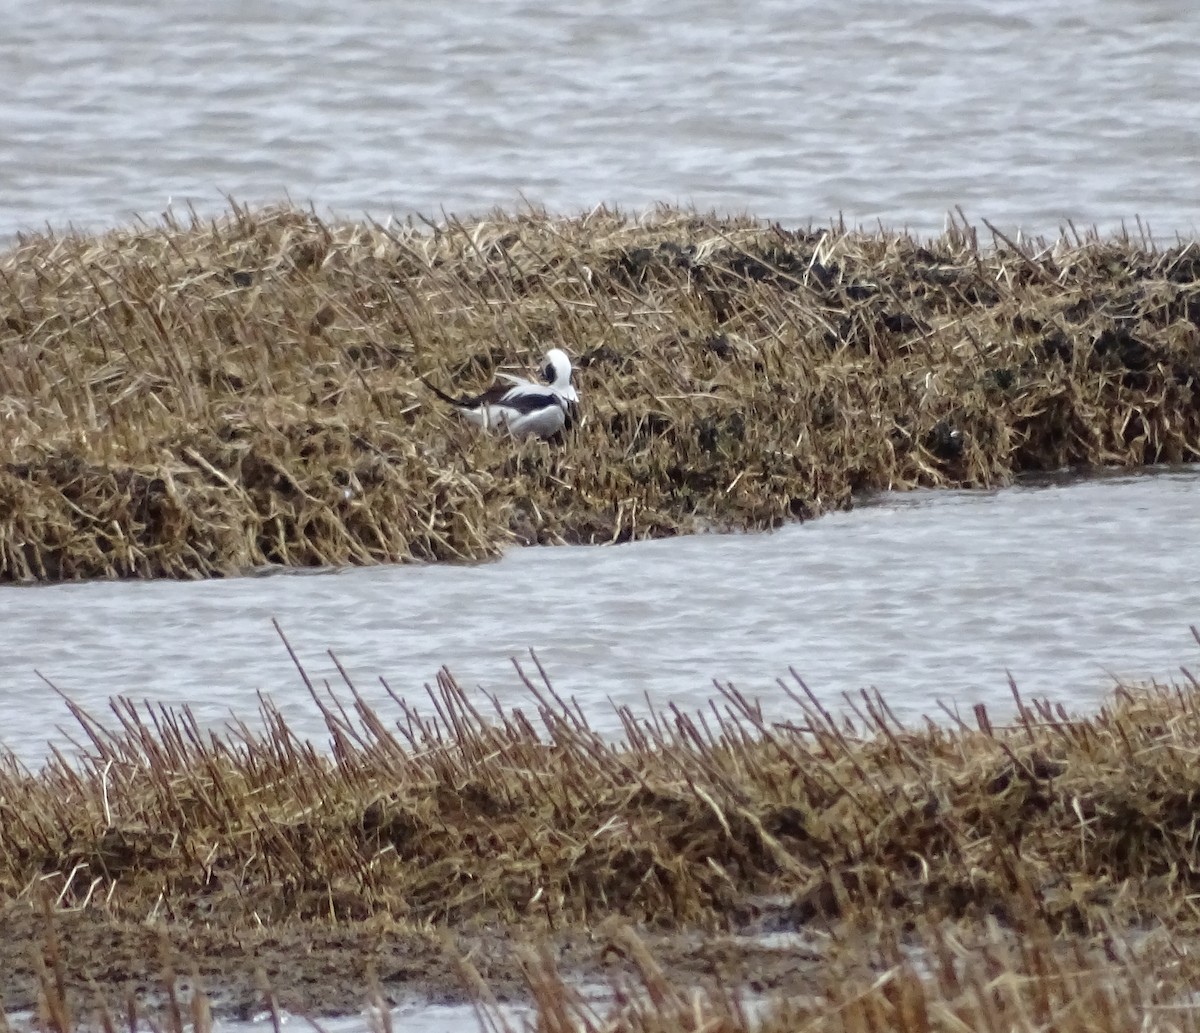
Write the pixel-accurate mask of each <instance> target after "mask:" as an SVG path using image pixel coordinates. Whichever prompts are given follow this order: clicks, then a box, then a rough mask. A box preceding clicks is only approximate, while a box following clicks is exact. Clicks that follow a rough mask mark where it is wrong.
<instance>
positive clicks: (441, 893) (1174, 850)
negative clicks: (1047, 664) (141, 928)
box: [0, 668, 1200, 934]
mask: <svg viewBox="0 0 1200 1033" xmlns="http://www.w3.org/2000/svg"><path fill="white" fill-rule="evenodd" d="M518 670H519V671H520V674H521V677H522V678H523V679H524V680H525V685H526V688H527V690H528V692H529V694H530V700H531V704H532V709H528V708H526V707H516V708H513V709H510V710H505V709H504V708H502V707H501V706H500V705H499V704H498V703H497V702H496V701H495V700H493V699H488V698H486V697H484V698H482V699H479V700H477V699H476V698H474V697H472V696H471V695H469V694H468V693H466V692H464V691H463V690H462V689H461V688H460V687H459V686H458V684H457V683H456V682H455V681H454V679H453V678H452V677H451V676H450V674H449V673H448V672H445V671H443V672H442V674H441V675H440V676H439V678H438V682H437V685H436V688H433V689H431V692H430V704H431V706H432V710H431V711H430V712H429V713H422V712H420V711H419V710H418V709H417V708H416V707H415V706H413V705H412V704H410V703H408V702H406V701H404V700H401V699H399V698H397V706H398V707H399V717H398V719H388V718H385V717H384V716H383V715H381V714H380V713H379V712H377V711H376V710H375V709H373V708H372V707H370V706H369V705H368V704H367V703H366V702H365V701H364V700H363V698H362V697H361V695H360V694H359V693H358V691H357V690H356V688H355V687H354V686H353V684H351V683H350V682H349V681H347V683H346V687H345V690H346V692H347V693H348V694H349V695H348V697H347V698H341V697H340V696H336V695H329V694H327V693H326V692H324V691H319V690H318V689H317V688H316V687H315V686H312V685H311V684H310V686H309V687H310V689H311V690H312V692H313V698H314V699H315V700H316V701H317V704H318V705H319V706H320V707H321V710H322V713H323V714H324V718H325V722H326V725H327V728H328V731H329V737H330V745H331V747H332V748H331V750H330V751H327V750H325V749H322V748H320V747H318V746H317V745H314V744H313V743H310V742H303V741H300V740H299V739H298V738H297V737H296V736H295V734H294V733H293V732H292V731H291V730H290V729H289V727H288V726H287V723H286V721H285V720H284V718H283V716H282V715H281V714H280V713H279V712H278V711H277V710H276V709H275V708H274V707H273V706H272V705H271V704H270V703H269V702H268V701H266V700H263V702H262V716H263V728H262V729H261V730H254V729H252V728H251V727H249V726H247V725H245V724H240V723H239V724H237V725H235V726H234V727H233V729H232V730H231V731H229V732H228V733H225V734H221V733H218V732H215V731H211V730H210V731H203V730H202V729H201V728H200V727H199V725H198V724H197V722H196V720H195V718H194V717H193V715H192V714H191V712H190V711H188V710H187V709H186V708H184V709H183V710H180V711H171V710H168V709H166V708H163V707H155V706H150V705H147V706H146V707H145V708H144V709H140V708H138V707H136V706H135V705H134V704H133V703H131V702H130V701H128V700H124V699H118V700H115V701H114V702H113V717H114V718H115V726H111V727H109V726H105V725H103V724H102V723H101V722H100V721H98V720H97V719H96V718H94V717H93V716H91V715H89V714H88V713H86V712H85V711H84V710H82V708H80V707H78V706H77V705H75V704H73V703H69V704H68V705H69V706H70V708H71V711H72V713H73V714H74V716H75V718H76V720H77V721H78V725H79V729H80V732H81V735H82V738H81V740H80V745H81V748H82V760H79V761H75V760H71V759H68V758H67V757H65V756H64V755H62V754H61V753H58V752H55V753H54V754H53V755H52V757H51V759H50V761H49V762H48V763H47V764H46V766H45V767H44V768H43V769H41V770H40V771H38V772H37V773H31V772H29V771H26V770H25V769H23V768H22V767H21V766H20V765H19V764H18V762H17V761H16V760H15V759H14V758H12V757H11V756H10V757H9V758H8V759H7V760H6V761H5V762H4V763H3V765H0V806H3V811H4V820H3V822H0V902H2V901H4V900H9V901H19V900H22V899H30V894H32V893H34V892H35V890H36V891H37V892H48V893H49V894H50V895H51V900H52V902H53V905H54V906H55V907H56V908H61V909H77V910H83V911H88V912H93V913H98V914H101V915H105V916H108V917H109V918H111V919H113V920H119V921H125V922H138V923H145V922H148V921H153V920H154V919H155V918H156V917H159V916H161V915H162V914H163V911H164V908H166V909H169V913H170V915H171V917H172V919H173V920H177V921H184V922H187V921H191V920H197V921H199V920H201V919H202V920H203V921H204V922H205V923H209V924H215V925H220V926H221V927H222V928H227V929H236V928H258V927H260V926H261V925H262V924H263V923H266V924H268V925H269V924H271V923H287V922H310V923H316V924H318V925H321V924H334V925H338V924H350V925H353V924H355V923H359V922H364V921H367V920H368V919H371V918H373V917H374V918H378V917H379V916H380V915H388V916H391V917H392V918H393V919H396V920H404V921H407V922H415V923H418V924H425V925H429V924H431V923H432V924H435V925H444V924H453V925H465V926H473V927H477V928H482V927H485V926H487V925H488V923H493V922H497V921H500V922H504V923H507V924H510V925H514V926H520V927H525V928H533V929H542V930H555V929H561V928H569V927H577V926H580V925H585V926H591V925H594V924H595V923H597V922H599V921H601V920H603V919H605V918H606V917H609V916H612V915H623V916H626V917H627V918H631V919H636V920H637V921H641V922H645V923H648V924H650V925H651V926H657V927H661V928H679V927H682V926H685V925H694V926H698V927H701V928H709V929H713V930H717V929H730V928H736V927H738V926H739V925H740V924H745V923H749V922H752V921H753V919H754V918H755V916H756V915H757V914H758V913H759V911H760V910H761V908H760V906H759V905H758V904H755V901H761V900H763V899H774V900H779V901H785V902H786V909H785V910H786V913H787V915H788V916H789V921H790V922H791V923H792V924H793V925H806V924H812V923H816V924H817V925H821V924H823V923H829V922H851V923H852V924H859V925H864V924H865V925H866V926H874V925H875V924H877V923H878V921H879V920H880V916H882V915H885V914H886V915H891V916H895V915H909V916H912V917H914V918H915V917H916V916H919V915H923V916H926V917H929V916H934V917H937V916H942V917H945V918H948V919H953V920H960V919H970V920H983V919H985V918H989V917H990V918H992V919H994V920H996V921H999V922H1001V923H1002V924H1003V925H1004V926H1006V927H1009V928H1017V929H1019V928H1021V927H1022V925H1023V923H1025V922H1026V921H1028V920H1030V917H1031V916H1036V917H1037V919H1038V921H1040V922H1043V923H1045V924H1046V925H1048V926H1049V927H1051V928H1054V929H1057V930H1064V931H1078V932H1084V933H1089V934H1098V933H1100V932H1102V931H1103V930H1104V929H1105V928H1107V927H1108V926H1109V925H1111V924H1113V923H1116V924H1118V925H1121V926H1133V925H1136V924H1139V923H1147V922H1151V923H1153V922H1168V923H1171V924H1173V925H1174V926H1179V927H1181V928H1185V927H1186V928H1191V927H1192V926H1193V925H1194V924H1195V918H1194V915H1193V909H1192V904H1191V899H1192V897H1191V895H1192V893H1193V892H1194V890H1195V888H1196V886H1195V880H1194V878H1193V876H1192V875H1191V874H1190V873H1191V872H1193V871H1195V870H1198V869H1200V864H1198V863H1197V861H1198V856H1200V855H1198V849H1200V848H1198V841H1197V833H1196V828H1195V822H1194V821H1193V815H1194V813H1195V809H1196V803H1197V801H1198V800H1200V776H1198V775H1197V773H1196V771H1195V770H1194V765H1193V764H1192V763H1191V758H1192V757H1193V756H1194V753H1195V750H1196V749H1197V748H1198V747H1200V709H1198V706H1197V696H1196V695H1195V694H1194V692H1193V691H1192V690H1191V689H1190V688H1189V689H1170V690H1168V689H1165V688H1158V689H1154V690H1151V691H1147V692H1138V693H1134V692H1131V691H1128V690H1125V689H1122V690H1120V691H1119V692H1118V694H1117V695H1116V696H1115V697H1114V698H1113V700H1112V702H1111V703H1110V704H1109V705H1108V706H1106V707H1105V708H1104V709H1103V710H1102V711H1101V712H1100V713H1099V715H1097V716H1093V717H1071V716H1069V715H1067V714H1066V713H1065V712H1064V711H1062V710H1061V708H1052V707H1050V706H1049V705H1048V704H1045V703H1034V704H1032V705H1031V704H1028V703H1026V702H1024V701H1023V700H1020V699H1019V698H1018V703H1019V715H1020V717H1019V720H1018V721H1017V722H1016V724H1014V725H1013V726H1011V727H1005V728H999V727H996V726H995V725H994V724H993V723H992V722H991V721H990V720H989V718H988V716H987V713H986V711H984V710H983V709H982V708H981V709H979V710H978V712H977V714H976V726H972V727H967V726H966V725H960V726H958V727H956V728H949V729H947V728H944V727H935V726H933V725H930V726H927V727H924V728H920V729H909V728H904V727H902V726H901V725H899V724H898V723H897V722H896V721H895V719H894V718H893V717H892V716H891V714H890V712H889V711H888V709H887V707H886V704H885V703H884V701H883V700H882V699H881V698H880V697H878V696H875V695H864V696H863V697H862V698H861V699H858V700H852V701H851V702H852V703H854V704H855V705H856V706H857V711H858V714H859V722H858V724H857V725H856V726H854V727H851V726H847V725H845V724H843V723H842V722H839V721H838V720H835V719H834V718H833V717H832V716H831V715H829V714H828V713H826V712H824V711H823V710H822V709H821V708H820V707H818V705H817V704H816V702H815V699H814V698H813V697H810V696H809V695H807V691H806V690H805V689H804V687H803V685H802V684H801V683H800V682H799V681H797V682H796V683H795V684H794V685H793V686H785V688H787V689H788V691H789V692H790V693H791V695H792V698H793V701H794V707H795V709H794V712H793V713H792V714H786V715H785V714H781V715H778V716H776V717H771V716H768V715H766V714H764V713H763V712H762V711H761V709H760V708H759V707H758V706H757V705H756V704H754V703H753V702H751V701H749V700H746V699H744V698H743V697H742V696H741V695H740V694H739V693H738V692H737V691H736V690H735V689H734V688H733V687H732V686H721V687H720V688H721V692H722V695H721V697H720V698H719V699H718V700H715V701H714V702H713V703H712V705H711V706H710V708H709V709H708V711H706V712H699V713H695V714H687V713H684V712H682V711H680V710H677V709H675V708H670V709H668V710H667V711H665V712H663V713H660V714H657V715H654V716H652V717H651V718H638V717H636V716H635V715H634V714H633V713H631V712H629V711H626V710H623V711H621V719H622V721H623V724H624V739H623V741H622V742H620V743H613V742H611V741H608V740H606V739H605V738H604V737H603V736H601V735H600V734H599V733H597V732H596V731H594V730H593V729H591V728H590V727H589V726H588V724H587V722H586V721H585V720H584V718H583V716H582V714H581V712H580V711H579V709H578V708H577V707H576V706H575V705H574V704H573V703H571V702H570V701H567V700H564V699H562V698H560V697H559V696H558V695H557V694H556V693H555V691H554V689H553V688H552V686H551V685H550V683H549V681H548V680H546V679H545V678H544V674H541V673H539V674H538V675H536V676H534V677H529V676H528V675H527V674H526V673H525V671H524V670H523V669H521V668H518ZM756 909H758V910H756Z"/></svg>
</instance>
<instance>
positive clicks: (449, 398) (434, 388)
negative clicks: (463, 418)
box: [420, 377, 465, 409]
mask: <svg viewBox="0 0 1200 1033" xmlns="http://www.w3.org/2000/svg"><path fill="white" fill-rule="evenodd" d="M420 380H421V383H422V384H424V385H425V386H426V387H427V388H429V390H430V391H432V392H433V393H434V394H435V395H437V396H438V398H440V399H441V400H442V401H443V402H447V403H449V404H450V405H453V406H455V407H456V408H459V409H461V408H463V407H464V404H465V403H464V402H463V401H462V400H461V399H459V398H454V397H453V396H451V395H448V394H446V392H445V391H443V390H442V389H441V388H440V387H438V386H437V384H431V383H430V382H429V381H428V380H426V379H425V378H424V377H421V378H420Z"/></svg>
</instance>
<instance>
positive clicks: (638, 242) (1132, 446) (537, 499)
mask: <svg viewBox="0 0 1200 1033" xmlns="http://www.w3.org/2000/svg"><path fill="white" fill-rule="evenodd" d="M985 238H986V239H987V240H988V243H987V245H986V246H980V245H979V244H978V243H977V240H976V234H975V231H973V230H970V229H968V228H966V227H962V226H959V227H956V228H955V229H953V230H952V231H951V232H949V233H947V234H946V235H945V236H943V237H941V238H939V239H937V240H933V241H929V242H926V243H921V242H919V241H916V240H913V239H910V238H908V237H905V236H899V235H891V234H884V233H878V234H864V233H861V232H850V231H845V230H843V229H840V228H833V229H830V230H828V231H820V232H793V231H785V230H782V229H779V228H778V227H775V226H771V225H768V224H765V223H762V222H758V221H755V220H750V219H718V218H715V217H705V216H701V215H698V214H696V213H694V212H687V211H675V210H668V209H663V210H661V211H659V212H657V213H655V214H654V215H653V216H651V217H649V218H646V219H642V220H635V219H631V218H628V217H625V216H622V215H620V214H616V213H612V212H608V211H604V210H599V211H596V212H592V213H590V214H588V215H586V216H580V217H577V218H550V217H548V216H545V215H540V214H528V215H497V216H495V217H493V218H490V219H484V220H480V221H477V222H472V223H461V222H456V221H449V222H446V223H444V224H439V225H433V224H425V223H413V224H405V225H395V226H381V225H376V224H368V223H359V224H351V223H337V224H331V223H325V222H322V221H321V220H320V219H318V218H317V217H315V216H314V215H312V214H310V213H307V212H304V211H301V210H295V209H269V210H262V211H249V210H246V209H242V208H234V209H233V210H232V211H231V212H230V213H229V215H228V216H226V217H225V218H222V219H220V220H218V221H215V222H207V221H203V220H196V221H194V222H192V223H190V224H187V225H182V224H178V223H175V222H169V223H167V224H165V225H161V226H156V227H150V226H143V227H138V228H135V229H128V230H122V231H118V232H113V233H108V234H105V235H103V236H98V237H88V236H61V237H58V236H29V237H23V238H21V239H20V240H19V241H18V242H17V243H16V245H15V246H13V247H12V248H11V249H10V250H9V251H8V252H7V253H4V254H0V578H5V579H21V580H24V579H41V580H55V579H61V578H76V577H93V576H108V577H125V576H135V577H149V576H164V575H165V576H175V577H188V576H206V575H211V574H215V573H221V572H229V571H235V570H241V569H244V568H247V567H253V566H258V565H262V564H268V563H279V564H287V565H314V564H355V563H373V562H382V561H398V560H399V561H403V560H408V559H414V558H415V559H477V558H482V557H488V556H493V555H495V554H496V553H497V552H498V551H499V550H500V549H502V548H504V547H505V546H507V545H509V544H512V543H514V542H560V541H587V542H590V541H611V540H618V541H619V540H625V539H629V538H641V537H647V536H654V535H665V534H675V533H681V532H687V531H691V530H695V529H698V528H706V527H714V526H716V527H744V528H754V529H761V528H769V527H774V526H777V525H778V524H779V523H781V522H783V521H786V520H792V519H796V518H802V517H807V516H812V515H816V514H818V513H821V512H824V511H826V510H828V509H830V508H833V507H840V506H845V505H847V504H849V502H850V501H851V499H852V496H853V494H854V493H855V492H856V491H869V490H876V489H884V488H901V489H902V488H908V487H912V486H915V485H930V486H942V485H959V486H975V485H996V484H1003V483H1005V482H1007V481H1008V480H1010V479H1011V478H1012V477H1013V476H1014V475H1015V474H1017V473H1019V472H1021V471H1029V470H1047V469H1057V468H1060V467H1063V466H1067V465H1080V464H1117V465H1122V466H1130V465H1139V464H1144V463H1154V462H1168V461H1169V462H1175V461H1189V460H1194V459H1195V458H1196V456H1197V454H1198V452H1200V348H1198V343H1197V342H1198V340H1200V330H1198V329H1197V322H1198V321H1200V251H1197V248H1196V245H1195V244H1191V243H1189V244H1186V245H1180V246H1176V247H1172V248H1168V249H1156V248H1154V247H1153V246H1151V245H1150V244H1147V243H1145V242H1142V241H1139V240H1136V239H1131V238H1118V239H1111V240H1099V239H1084V238H1077V237H1071V238H1068V237H1064V238H1063V239H1061V240H1057V241H1054V242H1051V243H1045V244H1043V243H1037V244H1022V245H1020V246H1018V245H1017V244H1016V243H1014V242H1011V241H1009V240H1006V239H1004V238H1002V237H999V236H995V237H990V236H988V234H985ZM552 343H557V344H562V345H563V346H565V347H566V349H567V350H568V351H569V352H570V353H571V354H572V355H573V356H574V358H575V360H576V362H577V364H578V384H579V387H580V391H581V394H582V396H583V400H584V402H583V419H582V421H581V423H580V425H579V427H578V428H577V430H575V431H574V432H573V433H572V434H570V435H568V437H567V440H566V441H565V443H563V444H562V445H561V447H554V446H546V445H544V444H542V443H540V442H533V443H528V444H526V445H524V446H520V447H518V446H517V445H515V444H514V443H513V442H511V441H507V440H497V439H487V438H481V437H479V436H477V435H474V434H472V433H470V432H469V431H468V430H466V429H465V428H462V427H459V426H457V425H456V424H455V421H454V419H453V418H452V417H451V416H449V415H447V414H446V413H444V412H443V411H441V409H440V408H439V407H438V405H437V404H435V402H434V400H433V399H432V398H431V396H430V394H429V392H428V391H426V390H425V388H424V387H423V386H422V385H421V384H420V383H419V381H418V376H419V375H422V374H424V375H426V376H429V377H432V378H435V379H437V380H439V381H441V382H442V383H444V384H446V385H447V386H449V385H451V384H461V385H463V386H473V385H478V384H482V383H484V382H486V381H487V380H488V378H489V377H490V376H491V374H492V372H493V370H494V368H495V367H496V366H497V365H498V364H515V365H526V366H527V365H528V364H529V363H530V362H532V361H533V360H535V359H536V358H537V357H538V356H539V355H540V354H541V353H542V351H543V350H544V349H545V348H546V347H547V346H548V345H550V344H552Z"/></svg>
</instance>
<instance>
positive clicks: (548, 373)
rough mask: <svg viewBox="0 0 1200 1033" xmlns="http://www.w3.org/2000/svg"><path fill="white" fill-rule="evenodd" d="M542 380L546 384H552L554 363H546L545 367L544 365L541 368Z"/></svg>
mask: <svg viewBox="0 0 1200 1033" xmlns="http://www.w3.org/2000/svg"><path fill="white" fill-rule="evenodd" d="M542 379H543V380H544V381H546V383H547V384H553V383H554V363H553V362H547V363H546V365H544V366H543V367H542Z"/></svg>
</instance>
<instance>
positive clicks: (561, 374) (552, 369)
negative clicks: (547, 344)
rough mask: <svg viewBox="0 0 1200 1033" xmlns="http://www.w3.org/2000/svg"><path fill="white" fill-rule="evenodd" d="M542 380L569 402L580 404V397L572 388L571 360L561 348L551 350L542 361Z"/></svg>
mask: <svg viewBox="0 0 1200 1033" xmlns="http://www.w3.org/2000/svg"><path fill="white" fill-rule="evenodd" d="M542 379H543V380H545V381H546V383H547V384H549V385H550V386H551V387H552V388H554V390H555V391H557V392H558V393H559V394H560V395H562V397H563V398H565V399H566V400H567V401H568V402H578V401H579V395H578V394H577V393H576V391H575V388H574V387H572V386H571V360H570V359H569V358H567V353H566V352H565V351H563V350H562V349H561V348H551V349H550V350H549V351H548V352H546V357H545V358H544V359H543V360H542Z"/></svg>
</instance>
